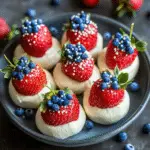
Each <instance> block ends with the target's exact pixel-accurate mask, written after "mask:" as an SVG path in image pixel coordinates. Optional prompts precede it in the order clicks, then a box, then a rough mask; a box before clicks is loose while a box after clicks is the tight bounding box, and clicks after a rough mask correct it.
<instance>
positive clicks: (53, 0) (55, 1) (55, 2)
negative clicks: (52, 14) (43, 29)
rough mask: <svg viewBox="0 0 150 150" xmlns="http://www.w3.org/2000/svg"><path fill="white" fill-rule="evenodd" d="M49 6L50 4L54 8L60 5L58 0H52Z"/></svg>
mask: <svg viewBox="0 0 150 150" xmlns="http://www.w3.org/2000/svg"><path fill="white" fill-rule="evenodd" d="M51 4H52V5H55V6H56V5H59V4H60V0H52V1H51Z"/></svg>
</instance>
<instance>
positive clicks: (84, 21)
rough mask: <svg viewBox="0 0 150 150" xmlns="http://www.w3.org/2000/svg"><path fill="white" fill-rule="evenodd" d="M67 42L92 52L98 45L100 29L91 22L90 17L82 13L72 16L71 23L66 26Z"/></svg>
mask: <svg viewBox="0 0 150 150" xmlns="http://www.w3.org/2000/svg"><path fill="white" fill-rule="evenodd" d="M64 28H65V30H66V35H67V40H68V41H70V43H71V44H77V43H80V44H82V45H83V46H84V47H85V48H86V49H87V51H91V50H92V49H93V48H94V47H95V46H96V44H97V37H98V27H97V25H96V24H95V23H94V22H92V21H91V19H90V15H89V14H86V13H85V12H83V11H82V12H81V13H79V14H77V15H73V16H71V18H70V20H69V23H67V24H65V27H64Z"/></svg>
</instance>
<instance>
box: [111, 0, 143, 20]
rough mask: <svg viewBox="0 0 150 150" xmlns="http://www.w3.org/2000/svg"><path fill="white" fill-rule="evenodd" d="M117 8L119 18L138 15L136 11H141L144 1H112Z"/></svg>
mask: <svg viewBox="0 0 150 150" xmlns="http://www.w3.org/2000/svg"><path fill="white" fill-rule="evenodd" d="M112 2H113V4H114V5H115V7H116V13H117V15H118V17H122V16H124V15H125V14H126V13H131V14H132V16H135V15H136V11H138V10H140V8H141V7H142V5H143V2H144V0H112Z"/></svg>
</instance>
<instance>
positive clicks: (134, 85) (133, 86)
mask: <svg viewBox="0 0 150 150" xmlns="http://www.w3.org/2000/svg"><path fill="white" fill-rule="evenodd" d="M139 88H140V86H139V84H138V83H137V82H132V83H131V84H129V89H130V90H131V91H132V92H136V91H138V90H139Z"/></svg>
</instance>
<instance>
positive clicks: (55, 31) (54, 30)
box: [49, 26, 58, 37]
mask: <svg viewBox="0 0 150 150" xmlns="http://www.w3.org/2000/svg"><path fill="white" fill-rule="evenodd" d="M49 30H50V32H51V34H52V36H54V37H56V36H57V35H58V30H57V29H56V28H55V27H52V26H50V27H49Z"/></svg>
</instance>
